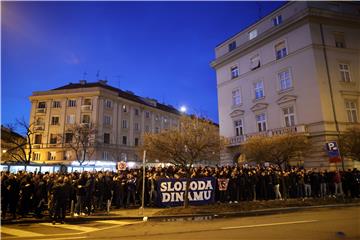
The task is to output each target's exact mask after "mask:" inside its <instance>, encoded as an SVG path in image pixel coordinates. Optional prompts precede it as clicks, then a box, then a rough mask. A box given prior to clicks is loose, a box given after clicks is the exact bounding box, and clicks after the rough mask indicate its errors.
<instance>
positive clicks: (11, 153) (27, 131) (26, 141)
mask: <svg viewBox="0 0 360 240" xmlns="http://www.w3.org/2000/svg"><path fill="white" fill-rule="evenodd" d="M32 126H33V124H28V123H27V122H26V121H25V119H24V118H22V119H17V120H16V123H15V125H8V126H7V128H8V129H9V130H10V132H9V134H6V139H5V138H4V140H5V141H7V144H8V146H9V148H8V149H7V151H6V155H7V157H8V158H9V159H10V160H15V161H18V162H23V163H24V164H25V165H28V164H30V161H31V158H32V143H31V139H32V135H33V134H34V132H33V131H32ZM15 129H20V134H17V133H15ZM3 137H5V136H3Z"/></svg>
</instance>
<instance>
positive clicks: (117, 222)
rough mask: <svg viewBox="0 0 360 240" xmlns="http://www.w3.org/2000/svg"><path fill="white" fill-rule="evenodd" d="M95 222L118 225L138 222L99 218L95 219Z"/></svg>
mask: <svg viewBox="0 0 360 240" xmlns="http://www.w3.org/2000/svg"><path fill="white" fill-rule="evenodd" d="M96 222H97V223H105V224H106V223H107V224H115V225H120V226H125V225H130V224H134V223H138V222H127V221H117V220H100V221H96Z"/></svg>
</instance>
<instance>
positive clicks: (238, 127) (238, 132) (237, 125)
mask: <svg viewBox="0 0 360 240" xmlns="http://www.w3.org/2000/svg"><path fill="white" fill-rule="evenodd" d="M234 130H235V136H242V135H244V121H243V119H238V120H235V121H234Z"/></svg>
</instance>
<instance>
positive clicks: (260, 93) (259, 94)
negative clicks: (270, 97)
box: [254, 81, 265, 100]
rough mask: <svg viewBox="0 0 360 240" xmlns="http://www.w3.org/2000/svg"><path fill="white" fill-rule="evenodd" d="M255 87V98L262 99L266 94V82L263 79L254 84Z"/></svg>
mask: <svg viewBox="0 0 360 240" xmlns="http://www.w3.org/2000/svg"><path fill="white" fill-rule="evenodd" d="M254 89H255V99H256V100H257V99H261V98H263V97H264V96H265V95H264V83H263V81H259V82H256V83H255V84H254Z"/></svg>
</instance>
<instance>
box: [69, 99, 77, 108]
mask: <svg viewBox="0 0 360 240" xmlns="http://www.w3.org/2000/svg"><path fill="white" fill-rule="evenodd" d="M68 107H76V100H75V99H70V100H69V101H68Z"/></svg>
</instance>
